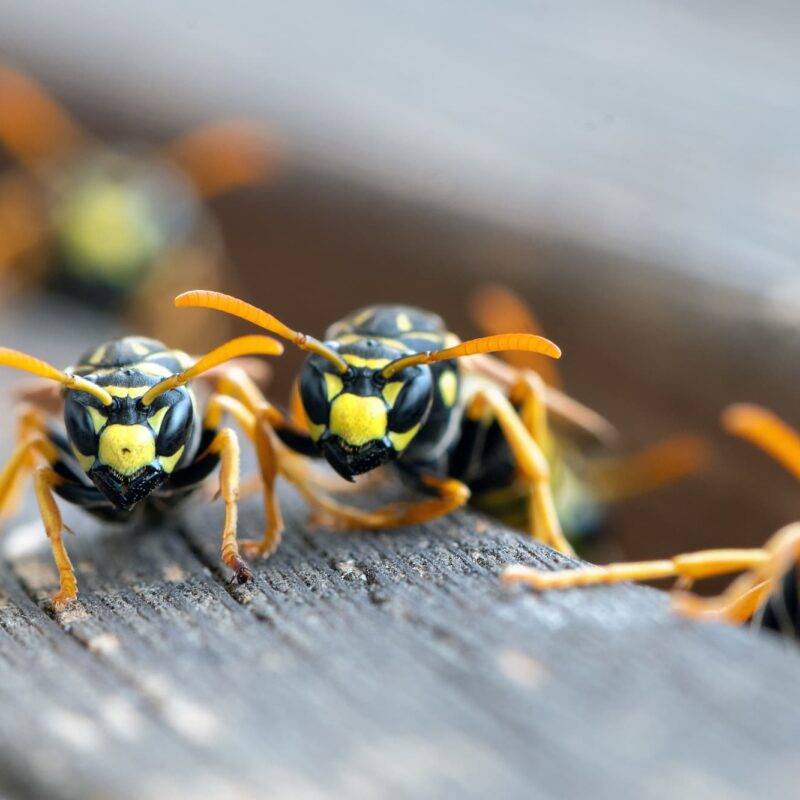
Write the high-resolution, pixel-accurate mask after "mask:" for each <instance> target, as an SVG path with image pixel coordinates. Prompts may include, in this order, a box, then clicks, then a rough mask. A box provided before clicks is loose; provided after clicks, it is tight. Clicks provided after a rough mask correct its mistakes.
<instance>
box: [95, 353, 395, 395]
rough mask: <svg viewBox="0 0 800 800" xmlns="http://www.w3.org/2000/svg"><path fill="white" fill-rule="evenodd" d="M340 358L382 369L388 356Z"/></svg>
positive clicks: (355, 364)
mask: <svg viewBox="0 0 800 800" xmlns="http://www.w3.org/2000/svg"><path fill="white" fill-rule="evenodd" d="M342 358H343V359H344V360H345V362H346V363H348V364H349V365H350V366H351V367H366V368H367V369H382V368H383V367H385V366H386V365H387V364H388V363H389V359H388V358H362V357H361V356H353V355H343V356H342ZM106 388H108V387H106Z"/></svg>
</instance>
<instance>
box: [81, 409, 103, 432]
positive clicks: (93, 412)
mask: <svg viewBox="0 0 800 800" xmlns="http://www.w3.org/2000/svg"><path fill="white" fill-rule="evenodd" d="M86 410H87V411H88V412H89V416H90V417H91V418H92V427H94V432H95V433H100V429H101V428H102V427H103V426H104V425H105V424H106V422H108V417H107V416H106V415H105V414H103V413H101V412H100V411H98V410H97V409H96V408H95V407H94V406H86Z"/></svg>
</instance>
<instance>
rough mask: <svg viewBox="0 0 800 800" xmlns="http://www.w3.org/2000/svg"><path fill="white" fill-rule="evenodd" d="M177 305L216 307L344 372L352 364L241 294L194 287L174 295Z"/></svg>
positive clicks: (214, 308) (181, 306)
mask: <svg viewBox="0 0 800 800" xmlns="http://www.w3.org/2000/svg"><path fill="white" fill-rule="evenodd" d="M175 305H176V307H178V308H211V309H213V310H215V311H222V312H223V313H225V314H231V315H232V316H234V317H239V318H240V319H243V320H246V321H247V322H252V323H253V325H258V327H259V328H264V329H265V330H268V331H270V332H271V333H275V334H277V335H278V336H280V337H282V338H284V339H286V340H288V341H290V342H292V343H294V344H295V345H296V346H297V347H299V348H300V349H301V350H307V351H308V352H311V353H316V354H317V355H318V356H322V357H323V358H324V359H326V360H327V361H330V363H331V364H333V365H334V366H335V367H336V369H337V370H339V372H341V373H345V372H347V370H348V369H349V367H348V366H347V362H346V361H345V360H344V359H343V358H342V357H341V356H340V355H339V354H338V353H337V352H336V351H335V350H332V349H331V348H330V347H328V346H327V345H325V344H323V343H322V342H320V341H319V340H318V339H315V338H314V337H313V336H309V335H308V334H305V333H300V332H299V331H295V330H292V329H291V328H290V327H289V326H288V325H284V323H283V322H281V321H280V320H279V319H278V318H277V317H274V316H272V314H268V313H267V312H266V311H264V310H262V309H260V308H257V307H256V306H253V305H250V303H246V302H245V301H244V300H240V299H239V298H238V297H231V295H229V294H223V293H222V292H212V291H210V290H207V289H195V290H193V291H191V292H184V293H183V294H179V295H178V296H177V297H176V298H175Z"/></svg>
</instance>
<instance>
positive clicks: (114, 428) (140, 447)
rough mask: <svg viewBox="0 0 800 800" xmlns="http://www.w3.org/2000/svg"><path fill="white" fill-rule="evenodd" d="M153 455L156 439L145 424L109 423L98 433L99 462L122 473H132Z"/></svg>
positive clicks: (151, 459) (148, 461)
mask: <svg viewBox="0 0 800 800" xmlns="http://www.w3.org/2000/svg"><path fill="white" fill-rule="evenodd" d="M155 457H156V440H155V439H154V438H153V433H152V431H151V430H150V428H148V427H146V426H145V425H109V426H107V427H106V429H105V430H104V431H103V432H102V433H101V434H100V448H99V450H98V458H99V459H100V463H101V464H105V465H106V466H109V467H113V468H114V469H115V470H116V471H117V472H120V473H122V474H123V475H132V474H133V473H134V472H136V471H137V470H140V469H141V468H142V467H146V466H147V465H148V464H149V463H150V462H151V461H153V459H155Z"/></svg>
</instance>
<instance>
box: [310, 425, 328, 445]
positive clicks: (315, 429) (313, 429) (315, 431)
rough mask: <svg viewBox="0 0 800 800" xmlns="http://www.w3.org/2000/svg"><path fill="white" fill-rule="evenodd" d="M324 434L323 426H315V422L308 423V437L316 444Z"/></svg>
mask: <svg viewBox="0 0 800 800" xmlns="http://www.w3.org/2000/svg"><path fill="white" fill-rule="evenodd" d="M324 432H325V426H324V425H317V424H316V423H315V422H311V421H310V420H309V422H308V435H309V436H310V437H311V438H312V439H313V440H314V441H315V442H316V441H319V437H320V436H322V434H323V433H324Z"/></svg>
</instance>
